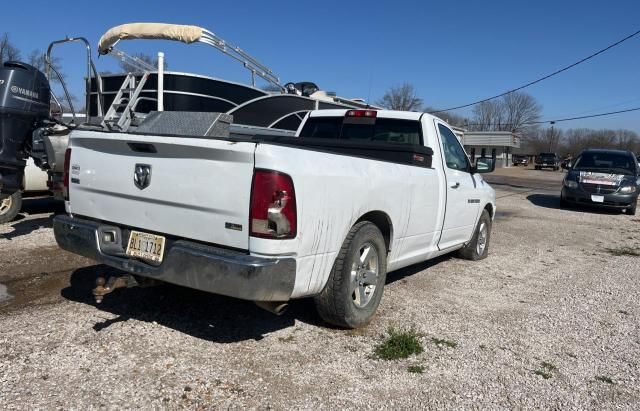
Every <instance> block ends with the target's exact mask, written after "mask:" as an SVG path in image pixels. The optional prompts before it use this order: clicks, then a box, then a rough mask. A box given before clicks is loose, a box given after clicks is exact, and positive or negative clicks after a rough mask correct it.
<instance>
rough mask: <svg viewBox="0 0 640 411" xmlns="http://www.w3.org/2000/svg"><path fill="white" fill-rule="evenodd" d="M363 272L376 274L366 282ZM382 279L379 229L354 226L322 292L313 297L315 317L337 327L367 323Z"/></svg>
mask: <svg viewBox="0 0 640 411" xmlns="http://www.w3.org/2000/svg"><path fill="white" fill-rule="evenodd" d="M363 257H364V258H363ZM352 272H353V273H355V274H353V275H354V276H352ZM367 272H369V273H371V272H374V273H376V274H377V275H376V276H375V278H373V279H371V280H370V281H372V282H371V283H367V282H366V280H367V278H366V273H367ZM363 275H364V276H363ZM386 277H387V247H386V245H385V242H384V238H383V237H382V234H381V233H380V230H379V229H378V227H376V226H375V225H374V224H372V223H370V222H368V221H363V222H360V223H358V224H356V225H354V226H353V227H352V228H351V230H350V231H349V234H347V238H346V239H345V240H344V243H343V244H342V248H340V252H339V253H338V256H337V257H336V261H335V262H334V264H333V268H332V269H331V274H330V275H329V280H328V281H327V284H326V285H325V287H324V290H322V292H321V293H320V294H319V295H317V296H316V297H314V303H315V306H316V310H317V311H318V314H319V315H320V317H321V318H322V319H323V320H324V321H326V322H328V323H330V324H333V325H337V326H339V327H344V328H358V327H362V326H364V325H366V324H368V323H369V322H370V321H371V318H373V315H374V314H375V312H376V309H377V308H378V305H380V300H381V299H382V293H383V291H384V285H385V282H386ZM358 280H364V281H358Z"/></svg>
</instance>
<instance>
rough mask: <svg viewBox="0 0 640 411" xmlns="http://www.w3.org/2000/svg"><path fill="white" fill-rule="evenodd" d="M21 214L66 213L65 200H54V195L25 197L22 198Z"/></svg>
mask: <svg viewBox="0 0 640 411" xmlns="http://www.w3.org/2000/svg"><path fill="white" fill-rule="evenodd" d="M20 213H21V214H24V213H26V214H29V215H33V214H43V213H54V214H60V213H64V201H62V200H54V199H53V197H24V198H23V199H22V210H21V211H20Z"/></svg>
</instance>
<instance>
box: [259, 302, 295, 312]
mask: <svg viewBox="0 0 640 411" xmlns="http://www.w3.org/2000/svg"><path fill="white" fill-rule="evenodd" d="M254 303H255V304H256V305H257V306H258V307H260V308H262V309H263V310H267V311H269V312H270V313H272V314H275V315H282V314H284V313H285V311H287V308H289V303H288V302H286V301H254Z"/></svg>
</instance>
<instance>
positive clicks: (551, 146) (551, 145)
mask: <svg viewBox="0 0 640 411" xmlns="http://www.w3.org/2000/svg"><path fill="white" fill-rule="evenodd" d="M554 124H556V122H555V121H552V122H551V137H550V138H549V152H550V153H553V140H554V138H555V136H554V134H553V125H554Z"/></svg>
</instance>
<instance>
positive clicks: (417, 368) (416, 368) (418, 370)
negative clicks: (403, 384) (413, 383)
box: [407, 365, 424, 374]
mask: <svg viewBox="0 0 640 411" xmlns="http://www.w3.org/2000/svg"><path fill="white" fill-rule="evenodd" d="M407 371H409V372H410V373H413V374H423V373H424V367H423V366H422V365H410V366H408V367H407Z"/></svg>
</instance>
